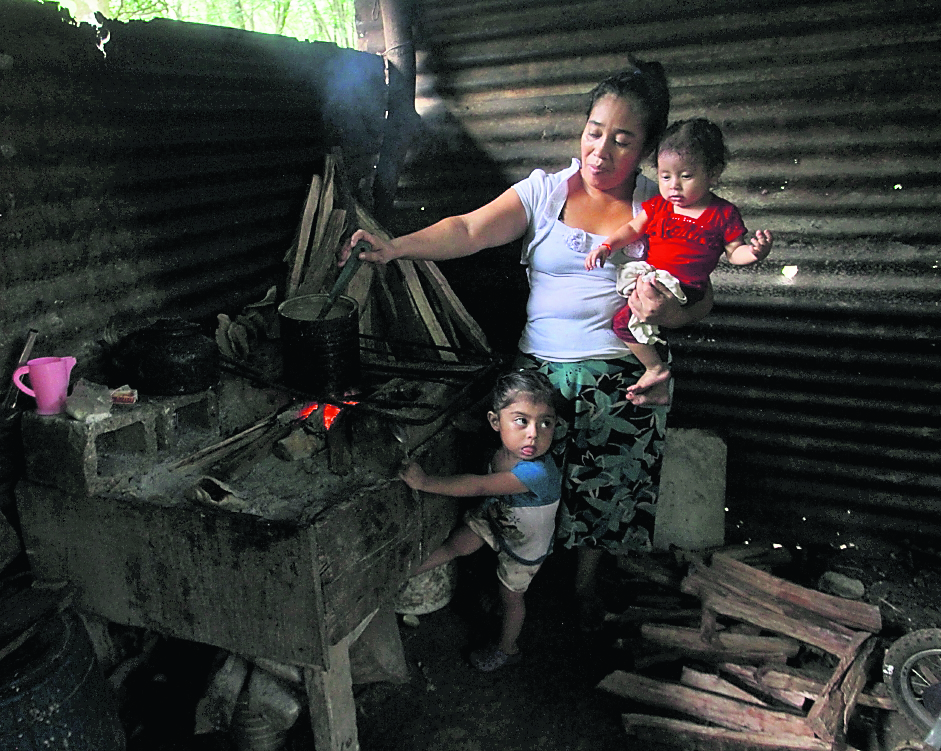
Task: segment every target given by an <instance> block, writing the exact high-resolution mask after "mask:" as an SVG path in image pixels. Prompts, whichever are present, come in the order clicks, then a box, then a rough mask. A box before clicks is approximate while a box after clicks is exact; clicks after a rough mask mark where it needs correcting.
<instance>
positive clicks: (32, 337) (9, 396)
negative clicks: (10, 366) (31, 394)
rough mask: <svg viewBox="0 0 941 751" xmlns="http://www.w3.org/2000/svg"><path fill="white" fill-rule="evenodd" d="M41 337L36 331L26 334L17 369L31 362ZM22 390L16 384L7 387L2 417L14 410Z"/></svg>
mask: <svg viewBox="0 0 941 751" xmlns="http://www.w3.org/2000/svg"><path fill="white" fill-rule="evenodd" d="M37 336H39V332H38V331H37V330H36V329H30V330H29V331H28V332H27V334H26V344H24V345H23V349H22V350H21V351H20V356H19V359H17V361H16V364H17V367H19V366H21V365H25V364H26V363H27V361H28V360H29V356H30V355H31V354H32V352H33V345H34V344H35V343H36V337H37ZM19 393H20V390H19V389H18V388H17V387H16V385H15V384H10V385H9V386H8V387H7V393H6V396H4V397H3V407H2V411H0V417H2V418H5V417H6V415H7V413H8V412H9V411H10V410H11V409H13V405H14V404H16V398H17V396H19Z"/></svg>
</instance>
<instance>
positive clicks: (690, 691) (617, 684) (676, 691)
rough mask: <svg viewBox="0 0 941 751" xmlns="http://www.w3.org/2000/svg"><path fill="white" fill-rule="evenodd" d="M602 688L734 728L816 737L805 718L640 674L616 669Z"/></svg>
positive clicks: (605, 680) (604, 681)
mask: <svg viewBox="0 0 941 751" xmlns="http://www.w3.org/2000/svg"><path fill="white" fill-rule="evenodd" d="M597 687H598V688H599V689H601V690H602V691H608V692H609V693H612V694H616V695H617V696H621V697H623V698H625V699H631V700H633V701H639V702H642V703H644V704H650V705H652V706H655V707H659V708H661V709H667V710H671V711H674V712H682V713H684V714H688V715H690V716H692V717H696V718H698V719H700V720H706V721H707V722H712V723H715V724H716V725H720V726H722V727H725V728H730V729H732V730H750V731H753V732H757V733H768V734H771V735H796V736H805V737H806V736H809V737H813V733H812V731H811V730H810V728H809V727H808V726H807V724H806V723H805V722H804V718H803V717H799V716H796V715H792V714H788V713H786V712H781V711H778V710H774V709H768V708H765V707H760V706H757V705H755V704H750V703H746V702H742V701H738V700H736V699H732V698H729V697H726V696H720V695H718V694H713V693H711V692H709V691H699V690H697V689H694V688H689V687H687V686H680V685H678V684H675V683H667V682H665V681H657V680H654V679H652V678H648V677H646V676H643V675H638V674H637V673H627V672H625V671H623V670H618V671H615V672H613V673H611V674H609V675H608V676H606V677H605V678H604V679H603V680H602V681H601V682H600V683H599V684H598V686H597Z"/></svg>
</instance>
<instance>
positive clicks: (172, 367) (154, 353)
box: [112, 318, 220, 396]
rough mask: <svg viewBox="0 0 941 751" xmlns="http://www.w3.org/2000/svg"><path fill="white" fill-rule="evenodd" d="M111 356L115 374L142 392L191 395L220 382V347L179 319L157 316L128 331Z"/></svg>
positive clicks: (189, 323)
mask: <svg viewBox="0 0 941 751" xmlns="http://www.w3.org/2000/svg"><path fill="white" fill-rule="evenodd" d="M112 359H113V363H114V367H115V371H116V377H117V378H118V379H119V380H121V381H122V383H127V384H129V385H130V386H131V387H132V388H135V389H137V390H138V391H140V392H141V393H143V394H154V395H158V396H174V395H177V394H194V393H197V392H199V391H205V390H206V389H208V388H210V387H211V386H215V385H216V384H217V383H218V382H219V372H220V365H219V348H218V347H217V346H216V343H215V342H214V341H213V340H212V339H210V338H209V337H208V336H204V335H203V334H201V333H200V331H199V327H198V326H197V325H196V324H195V323H191V322H189V321H184V320H183V319H182V318H160V319H158V320H156V321H154V323H152V324H150V325H149V326H147V327H146V328H143V329H140V330H139V331H135V332H134V333H132V334H128V335H127V336H126V337H124V338H123V339H122V340H121V341H120V342H119V343H118V345H117V347H116V348H115V351H114V354H113V357H112Z"/></svg>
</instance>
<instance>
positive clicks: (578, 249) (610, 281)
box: [513, 159, 657, 362]
mask: <svg viewBox="0 0 941 751" xmlns="http://www.w3.org/2000/svg"><path fill="white" fill-rule="evenodd" d="M580 166H581V165H580V163H579V161H578V160H577V159H573V160H572V164H571V165H570V166H569V167H568V168H566V169H564V170H562V171H561V172H555V173H552V174H547V173H546V172H544V171H543V170H535V171H534V172H533V173H532V174H531V175H530V176H529V177H528V178H526V179H525V180H521V181H520V182H518V183H516V185H514V186H513V189H514V190H515V191H516V194H517V195H518V196H519V198H520V200H521V201H522V203H523V207H524V208H525V210H526V217H527V219H528V220H529V226H528V228H527V231H526V233H525V235H524V238H523V239H524V245H523V256H522V259H521V261H520V262H521V263H523V264H524V265H526V266H527V277H528V279H529V288H530V292H529V300H528V302H527V305H526V318H527V320H526V327H525V328H524V330H523V335H522V337H521V338H520V342H519V348H520V351H521V352H526V353H528V354H531V355H535V356H536V357H538V358H540V359H543V360H550V361H552V362H578V361H581V360H589V359H615V358H620V357H627V356H630V350H629V349H628V347H627V345H626V344H624V342H622V341H621V340H620V339H618V338H617V336H615V334H614V331H613V329H612V328H611V319H612V318H613V316H614V314H615V313H616V312H617V311H618V310H620V308H621V307H622V306H623V305H624V303H623V301H622V300H621V299H620V297H619V296H618V294H617V291H616V290H615V281H616V277H617V271H616V269H615V268H614V266H613V265H612V264H606V265H605V266H604V268H601V269H593V270H591V271H588V270H586V269H585V256H586V254H588V253H589V252H590V251H591V249H592V248H593V247H595V246H596V245H598V244H599V243H601V242H603V241H604V237H603V236H601V235H595V234H591V233H588V232H585V231H584V230H580V229H577V228H574V227H569V226H567V225H565V224H563V223H562V222H561V221H560V220H559V216H560V215H561V212H562V208H563V207H564V206H565V201H566V200H567V198H568V190H569V187H568V181H569V179H570V178H572V177H573V176H575V175H576V174H577V173H578V171H579V169H580ZM656 192H657V186H656V184H655V183H653V182H652V181H650V180H648V179H647V178H646V177H644V176H643V175H640V174H638V176H637V180H636V183H635V186H634V195H633V201H632V203H633V210H634V214H635V215H636V214H637V213H639V212H640V211H641V204H642V203H643V202H644V201H646V200H647V199H648V198H650V197H651V196H653V195H654V194H655V193H656ZM644 249H645V245H644V244H643V243H640V244H635V246H632V248H631V250H632V253H629V254H628V255H633V254H637V253H642V252H643V251H644Z"/></svg>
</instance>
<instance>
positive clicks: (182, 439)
mask: <svg viewBox="0 0 941 751" xmlns="http://www.w3.org/2000/svg"><path fill="white" fill-rule="evenodd" d="M144 404H146V405H147V406H149V407H151V408H152V409H153V410H154V417H155V421H156V422H155V426H156V431H157V448H158V449H159V450H161V451H163V450H173V449H178V448H179V449H183V448H185V447H189V448H192V450H194V451H195V450H197V449H199V448H202V447H203V446H206V445H207V444H209V443H212V442H214V441H215V440H217V439H218V436H219V399H218V397H217V396H216V393H215V392H214V391H211V390H207V391H201V392H199V393H197V394H183V395H181V396H153V397H147V398H146V401H145V402H144ZM189 444H193V445H192V446H189Z"/></svg>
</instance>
